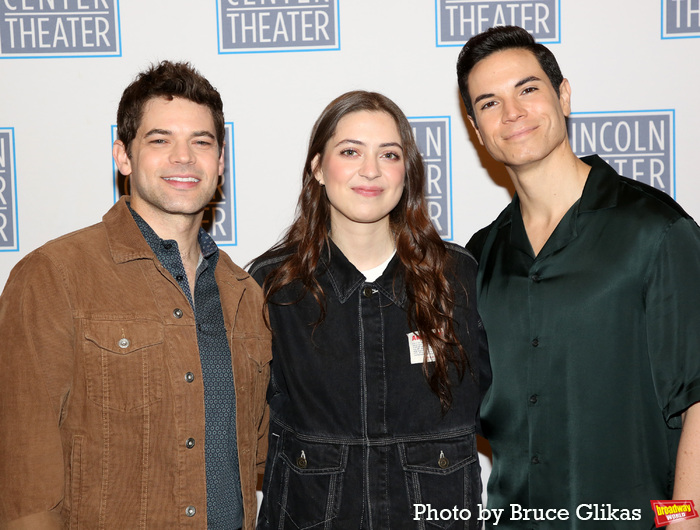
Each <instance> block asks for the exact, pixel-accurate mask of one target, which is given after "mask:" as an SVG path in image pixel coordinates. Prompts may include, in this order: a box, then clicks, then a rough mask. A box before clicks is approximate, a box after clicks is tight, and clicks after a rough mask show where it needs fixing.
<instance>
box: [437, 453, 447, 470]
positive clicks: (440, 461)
mask: <svg viewBox="0 0 700 530" xmlns="http://www.w3.org/2000/svg"><path fill="white" fill-rule="evenodd" d="M449 465H450V461H449V460H448V459H447V458H446V457H445V453H443V452H442V451H440V458H438V466H439V467H440V469H445V468H446V467H447V466H449Z"/></svg>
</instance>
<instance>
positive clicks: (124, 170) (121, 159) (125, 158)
mask: <svg viewBox="0 0 700 530" xmlns="http://www.w3.org/2000/svg"><path fill="white" fill-rule="evenodd" d="M112 158H114V163H115V164H117V169H118V170H119V173H121V174H122V175H124V176H127V175H131V159H130V158H129V155H128V154H127V153H126V146H125V145H124V142H122V141H121V140H115V141H114V144H113V145H112Z"/></svg>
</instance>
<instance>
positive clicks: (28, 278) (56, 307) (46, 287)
mask: <svg viewBox="0 0 700 530" xmlns="http://www.w3.org/2000/svg"><path fill="white" fill-rule="evenodd" d="M0 337H2V352H1V354H0V373H2V374H4V378H3V384H2V386H3V389H2V399H1V401H0V447H2V448H3V449H2V450H3V455H2V457H1V458H0V477H2V479H1V480H0V527H3V528H4V527H5V526H8V527H10V528H41V529H44V528H60V527H62V524H61V523H60V511H61V508H62V504H63V495H64V462H63V450H62V444H61V433H60V431H59V426H60V423H61V410H62V406H63V404H64V403H65V401H66V400H67V398H68V395H69V389H70V382H71V379H72V377H71V374H72V371H73V322H72V313H71V307H70V303H69V299H68V296H67V293H66V290H65V288H64V283H63V282H62V279H61V274H60V272H59V271H58V270H57V268H56V267H55V266H54V265H53V264H52V263H51V262H50V261H49V260H48V259H47V258H46V257H45V256H44V255H42V254H41V253H38V252H35V253H33V254H30V255H29V256H28V257H26V258H25V259H24V260H22V261H21V262H20V263H19V264H18V265H17V266H16V267H15V269H14V270H13V271H12V273H11V274H10V277H9V279H8V281H7V284H6V286H5V290H4V292H3V294H2V296H1V297H0Z"/></svg>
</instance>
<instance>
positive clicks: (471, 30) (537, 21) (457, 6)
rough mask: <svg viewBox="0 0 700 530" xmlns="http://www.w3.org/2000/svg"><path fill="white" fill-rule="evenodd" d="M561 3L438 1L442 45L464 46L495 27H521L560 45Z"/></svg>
mask: <svg viewBox="0 0 700 530" xmlns="http://www.w3.org/2000/svg"><path fill="white" fill-rule="evenodd" d="M559 3H560V0H528V1H525V0H435V27H436V31H437V45H438V46H463V45H464V43H465V42H467V41H468V40H469V39H470V38H471V37H473V36H474V35H476V34H478V33H481V32H482V31H485V30H487V29H489V28H491V27H494V26H520V27H521V28H525V29H526V30H528V31H529V32H530V33H532V35H533V36H534V37H535V39H537V40H538V41H539V42H544V43H555V42H560V41H561V38H560V35H559V26H560V20H559V18H560V17H559Z"/></svg>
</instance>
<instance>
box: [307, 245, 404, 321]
mask: <svg viewBox="0 0 700 530" xmlns="http://www.w3.org/2000/svg"><path fill="white" fill-rule="evenodd" d="M329 245H330V256H329V255H328V254H327V253H324V254H322V256H321V258H320V260H319V264H318V268H317V269H316V271H317V272H316V274H317V277H318V280H319V282H323V283H326V282H324V279H326V278H327V280H326V281H327V283H329V284H330V285H331V286H332V288H333V291H334V293H335V295H336V296H337V297H338V300H339V301H340V303H341V304H343V303H345V302H346V301H347V300H348V299H349V298H350V296H351V295H352V294H353V293H354V292H355V291H356V290H357V289H359V288H360V287H361V286H363V285H364V284H365V283H366V284H367V286H370V287H372V288H374V289H377V290H379V291H380V292H381V293H382V294H384V295H385V296H386V297H387V298H389V299H390V300H391V301H392V302H393V303H394V304H396V305H398V306H400V307H406V303H407V295H406V287H405V282H404V275H403V271H402V270H401V269H400V267H399V256H398V254H394V257H393V258H391V261H390V262H389V264H388V265H387V267H386V269H385V270H384V272H383V273H382V275H381V276H380V277H379V278H377V280H376V281H375V282H372V283H367V282H366V279H365V277H364V275H363V274H362V273H361V272H360V271H358V270H357V268H356V267H355V266H354V265H353V264H352V263H350V261H348V259H347V258H346V257H345V254H343V253H342V251H341V250H340V249H339V248H338V247H337V246H336V244H335V243H333V241H332V240H330V242H329Z"/></svg>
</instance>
